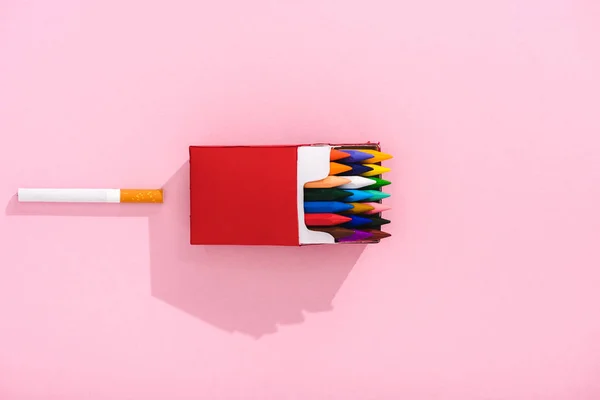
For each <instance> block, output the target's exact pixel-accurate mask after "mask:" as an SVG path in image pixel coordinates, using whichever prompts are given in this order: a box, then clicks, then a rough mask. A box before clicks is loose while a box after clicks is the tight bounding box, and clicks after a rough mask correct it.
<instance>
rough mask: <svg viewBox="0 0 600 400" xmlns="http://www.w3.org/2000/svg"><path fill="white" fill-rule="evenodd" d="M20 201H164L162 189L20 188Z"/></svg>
mask: <svg viewBox="0 0 600 400" xmlns="http://www.w3.org/2000/svg"><path fill="white" fill-rule="evenodd" d="M17 198H18V200H19V202H26V203H32V202H42V203H162V202H163V192H162V189H23V188H21V189H19V190H18V192H17Z"/></svg>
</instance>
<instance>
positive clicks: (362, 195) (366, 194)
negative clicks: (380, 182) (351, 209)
mask: <svg viewBox="0 0 600 400" xmlns="http://www.w3.org/2000/svg"><path fill="white" fill-rule="evenodd" d="M374 191H375V190H373V192H374ZM344 192H349V193H350V194H351V196H348V197H346V198H345V199H343V201H345V202H348V203H355V202H357V201H367V200H370V199H372V198H373V197H374V194H373V193H371V192H372V191H371V190H344Z"/></svg>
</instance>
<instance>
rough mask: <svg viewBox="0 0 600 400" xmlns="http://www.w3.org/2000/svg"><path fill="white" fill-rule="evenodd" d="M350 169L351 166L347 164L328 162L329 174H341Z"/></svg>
mask: <svg viewBox="0 0 600 400" xmlns="http://www.w3.org/2000/svg"><path fill="white" fill-rule="evenodd" d="M351 170H352V167H351V166H349V165H344V164H340V163H336V162H330V163H329V175H337V174H341V173H342V172H348V171H351Z"/></svg>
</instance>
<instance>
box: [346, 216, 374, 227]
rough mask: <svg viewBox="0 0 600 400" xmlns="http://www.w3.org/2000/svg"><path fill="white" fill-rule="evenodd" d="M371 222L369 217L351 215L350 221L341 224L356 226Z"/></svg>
mask: <svg viewBox="0 0 600 400" xmlns="http://www.w3.org/2000/svg"><path fill="white" fill-rule="evenodd" d="M371 224H372V220H371V218H365V217H359V216H357V215H351V216H350V221H347V222H346V223H344V224H343V225H342V226H343V227H344V228H356V227H358V226H363V225H365V226H366V225H371Z"/></svg>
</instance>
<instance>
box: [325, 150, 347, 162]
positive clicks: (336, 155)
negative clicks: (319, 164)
mask: <svg viewBox="0 0 600 400" xmlns="http://www.w3.org/2000/svg"><path fill="white" fill-rule="evenodd" d="M348 157H350V154H348V153H345V152H343V151H339V150H336V149H331V153H330V155H329V160H330V161H336V160H341V159H342V158H348Z"/></svg>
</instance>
